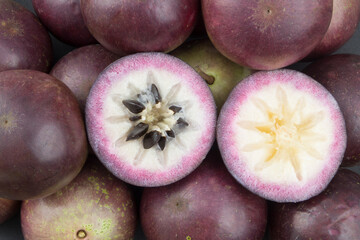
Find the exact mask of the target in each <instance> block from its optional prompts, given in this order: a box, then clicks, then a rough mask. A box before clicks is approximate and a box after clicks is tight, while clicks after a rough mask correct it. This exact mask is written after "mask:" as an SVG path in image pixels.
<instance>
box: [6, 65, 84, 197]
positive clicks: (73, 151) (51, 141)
mask: <svg viewBox="0 0 360 240" xmlns="http://www.w3.org/2000/svg"><path fill="white" fill-rule="evenodd" d="M0 152H1V155H0V176H1V177H0V197H3V198H9V199H18V200H24V199H30V198H36V197H41V196H45V195H49V194H51V193H53V192H55V191H57V190H58V189H60V188H62V187H64V186H65V185H67V184H68V183H69V182H70V181H71V180H72V179H73V178H74V177H75V176H76V175H77V174H78V173H79V172H80V169H81V168H82V166H83V164H84V162H85V159H86V155H87V144H86V136H85V128H84V122H83V120H82V116H81V112H80V108H79V105H78V103H77V101H76V98H75V97H74V95H73V94H72V93H71V91H70V89H68V88H67V87H66V86H65V85H64V84H63V83H62V82H60V81H59V80H57V79H55V78H54V77H52V76H50V75H48V74H45V73H42V72H38V71H34V70H9V71H4V72H1V73H0Z"/></svg>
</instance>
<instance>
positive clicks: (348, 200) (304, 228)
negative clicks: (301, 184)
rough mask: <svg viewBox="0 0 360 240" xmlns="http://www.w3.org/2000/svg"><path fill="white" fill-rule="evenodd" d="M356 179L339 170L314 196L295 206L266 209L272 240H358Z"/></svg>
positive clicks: (358, 189) (359, 215) (359, 192)
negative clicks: (268, 215) (268, 210)
mask: <svg viewBox="0 0 360 240" xmlns="http://www.w3.org/2000/svg"><path fill="white" fill-rule="evenodd" d="M359 183H360V176H359V175H358V174H356V173H354V172H352V171H350V170H347V169H343V170H340V171H339V172H338V173H337V174H336V175H335V177H334V178H333V180H332V181H331V183H330V184H329V186H328V187H327V188H326V189H325V190H324V191H323V192H322V193H320V194H319V195H318V196H316V197H313V198H311V199H309V200H307V201H304V202H299V203H285V204H275V203H274V204H272V205H270V206H271V207H270V217H269V226H270V228H269V230H270V236H271V239H272V240H273V239H274V240H295V239H296V240H308V239H338V240H350V239H354V240H355V239H359V236H360V184H359Z"/></svg>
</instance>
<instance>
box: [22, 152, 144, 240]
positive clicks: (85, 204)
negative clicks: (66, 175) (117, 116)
mask: <svg viewBox="0 0 360 240" xmlns="http://www.w3.org/2000/svg"><path fill="white" fill-rule="evenodd" d="M136 224H137V208H136V204H135V200H134V196H133V192H132V191H131V189H130V188H129V186H128V185H127V184H126V183H124V182H123V181H121V180H119V179H117V178H116V177H114V176H113V175H112V174H111V173H110V172H109V171H108V170H107V169H106V168H105V167H104V166H103V165H102V164H101V163H100V162H99V161H98V160H97V159H96V158H95V157H94V158H89V159H88V160H87V162H86V164H85V166H84V168H83V169H82V170H81V172H80V174H79V175H78V176H77V177H76V178H75V179H74V180H73V181H72V182H71V183H70V184H68V185H67V186H65V187H64V188H62V189H60V190H59V191H57V192H56V193H54V194H52V195H50V196H48V197H46V198H40V199H34V200H27V201H24V202H23V204H22V206H21V227H22V232H23V234H24V238H25V239H26V240H39V239H69V240H70V239H73V240H104V239H118V240H130V239H133V238H134V234H135V228H136ZM59 229H61V231H59ZM81 231H83V232H84V233H85V235H86V237H81V235H80V236H79V235H78V233H79V232H81Z"/></svg>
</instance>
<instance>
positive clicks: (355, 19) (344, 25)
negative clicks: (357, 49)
mask: <svg viewBox="0 0 360 240" xmlns="http://www.w3.org/2000/svg"><path fill="white" fill-rule="evenodd" d="M359 21H360V1H357V0H334V3H333V14H332V17H331V22H330V26H329V28H328V30H327V31H326V34H325V36H324V37H323V39H322V40H321V42H320V43H319V44H318V45H317V46H316V47H315V49H313V50H312V51H311V53H310V55H309V56H307V58H310V59H314V58H319V57H321V56H325V55H328V54H330V53H332V52H334V51H336V50H337V49H339V48H340V47H341V46H342V45H343V44H344V43H346V42H347V41H348V40H349V39H350V38H351V36H352V35H353V34H354V33H355V31H356V28H357V26H358V24H359Z"/></svg>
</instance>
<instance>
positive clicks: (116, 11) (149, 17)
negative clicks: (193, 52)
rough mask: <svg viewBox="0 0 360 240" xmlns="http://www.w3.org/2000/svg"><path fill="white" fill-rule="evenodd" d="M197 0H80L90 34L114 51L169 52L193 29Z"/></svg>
mask: <svg viewBox="0 0 360 240" xmlns="http://www.w3.org/2000/svg"><path fill="white" fill-rule="evenodd" d="M199 5H200V1H199V0H182V1H179V0H167V1H161V3H160V2H159V1H157V0H147V1H133V0H103V1H97V0H80V6H81V11H82V15H83V17H84V21H85V24H86V26H87V27H88V29H89V31H90V32H91V33H92V35H93V36H94V37H95V38H96V39H97V40H98V41H99V43H101V45H103V46H104V47H105V48H107V49H108V50H110V51H112V52H114V53H117V54H124V53H136V52H169V51H171V50H173V49H175V48H176V47H178V46H180V45H181V44H182V43H183V42H184V41H185V40H186V38H187V37H188V36H189V35H190V33H191V32H192V30H193V29H194V26H195V22H196V18H197V15H198V8H199Z"/></svg>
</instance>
